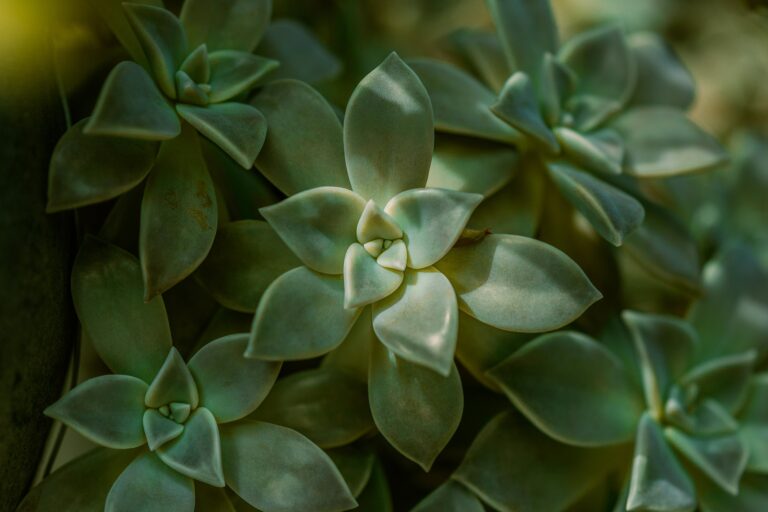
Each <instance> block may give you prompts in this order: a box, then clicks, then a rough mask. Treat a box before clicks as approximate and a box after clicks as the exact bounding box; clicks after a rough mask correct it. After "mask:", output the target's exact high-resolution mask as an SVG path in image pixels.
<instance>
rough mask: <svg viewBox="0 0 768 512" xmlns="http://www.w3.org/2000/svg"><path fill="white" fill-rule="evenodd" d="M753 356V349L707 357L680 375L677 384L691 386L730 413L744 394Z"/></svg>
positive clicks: (745, 393) (754, 354)
mask: <svg viewBox="0 0 768 512" xmlns="http://www.w3.org/2000/svg"><path fill="white" fill-rule="evenodd" d="M756 360H757V353H756V352H755V351H754V350H750V351H747V352H742V353H740V354H733V355H727V356H722V357H718V358H714V359H710V360H708V361H706V362H704V363H701V364H699V365H697V366H695V367H694V368H691V369H690V370H689V371H688V372H686V374H685V375H683V376H682V377H681V378H680V381H679V382H680V385H681V386H694V387H695V388H696V389H697V393H698V394H699V395H700V396H703V397H708V398H711V399H713V400H716V401H717V402H718V403H719V404H720V405H722V406H723V407H725V409H726V410H727V411H728V412H730V413H731V414H734V413H735V412H737V411H738V410H739V409H740V408H741V406H742V405H744V400H746V398H747V393H748V392H749V384H750V379H751V378H752V371H753V368H754V366H755V362H756Z"/></svg>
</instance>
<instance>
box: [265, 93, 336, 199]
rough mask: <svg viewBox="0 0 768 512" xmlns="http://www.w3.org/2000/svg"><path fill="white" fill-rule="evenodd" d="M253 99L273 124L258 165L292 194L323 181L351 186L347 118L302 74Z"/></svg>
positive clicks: (277, 183) (270, 124)
mask: <svg viewBox="0 0 768 512" xmlns="http://www.w3.org/2000/svg"><path fill="white" fill-rule="evenodd" d="M251 104H252V105H253V106H255V107H256V108H258V109H259V110H260V111H261V112H262V113H263V114H264V117H266V119H267V123H268V124H269V131H268V133H267V140H266V141H265V142H264V148H263V149H262V151H261V153H259V156H258V158H257V159H256V167H257V168H258V169H259V171H261V173H262V174H264V176H266V177H267V179H268V180H269V181H271V182H272V183H273V184H274V185H275V186H276V187H277V188H279V189H280V190H281V191H282V192H283V193H285V194H287V195H293V194H296V193H298V192H301V191H303V190H308V189H311V188H315V187H322V186H334V187H342V188H347V189H348V188H351V186H350V184H349V178H348V177H347V171H346V164H345V163H344V142H343V140H342V129H341V122H340V121H339V118H338V116H337V115H336V112H334V110H333V107H331V105H330V104H328V102H327V101H326V100H325V98H323V96H322V95H321V94H320V93H319V92H317V91H316V90H314V89H313V88H312V87H310V86H309V85H307V84H305V83H303V82H299V81H297V80H280V81H276V82H272V83H270V84H268V85H267V86H266V87H264V88H263V89H262V90H261V91H260V92H259V94H258V95H257V96H256V97H255V98H254V99H253V100H252V101H251ZM320 133H321V134H323V136H322V137H317V136H316V134H320Z"/></svg>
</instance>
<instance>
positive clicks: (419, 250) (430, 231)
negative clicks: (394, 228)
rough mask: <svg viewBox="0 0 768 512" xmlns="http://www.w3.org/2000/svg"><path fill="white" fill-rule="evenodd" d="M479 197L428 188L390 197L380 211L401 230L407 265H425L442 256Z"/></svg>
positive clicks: (460, 229) (452, 243) (456, 237)
mask: <svg viewBox="0 0 768 512" xmlns="http://www.w3.org/2000/svg"><path fill="white" fill-rule="evenodd" d="M482 200H483V196H481V195H480V194H470V193H467V192H455V191H453V190H443V189H431V188H422V189H416V190H407V191H405V192H401V193H400V194H397V195H396V196H395V197H393V198H392V199H391V200H390V201H389V202H388V203H387V205H386V207H385V208H384V211H386V212H387V213H388V214H389V215H391V216H392V218H393V219H395V221H396V222H397V224H398V225H399V226H400V228H401V229H402V230H403V232H404V233H405V234H404V241H405V244H406V245H407V247H408V266H409V267H411V268H415V269H420V268H426V267H428V266H430V265H432V264H434V263H435V262H436V261H438V260H440V258H442V257H443V256H445V255H446V254H447V253H448V251H449V250H450V249H451V247H453V245H454V244H455V243H456V240H458V239H459V236H460V235H461V232H462V230H463V229H464V227H465V226H466V224H467V221H468V220H469V217H470V216H471V215H472V212H473V211H474V209H475V208H476V207H477V205H478V204H480V201H482Z"/></svg>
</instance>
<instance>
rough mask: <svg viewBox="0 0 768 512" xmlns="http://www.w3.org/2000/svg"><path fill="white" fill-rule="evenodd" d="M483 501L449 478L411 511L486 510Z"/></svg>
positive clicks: (471, 511)
mask: <svg viewBox="0 0 768 512" xmlns="http://www.w3.org/2000/svg"><path fill="white" fill-rule="evenodd" d="M484 510H485V508H484V507H483V503H482V502H481V501H480V500H479V499H478V498H477V496H475V495H474V494H472V493H471V492H470V491H469V490H468V489H467V488H466V487H464V486H463V485H461V484H460V483H459V482H457V481H455V480H448V481H447V482H445V483H444V484H442V485H441V486H440V487H438V488H437V489H435V490H434V491H432V492H431V493H429V494H428V495H427V497H426V498H424V499H423V500H421V501H420V502H419V503H418V504H417V505H416V506H415V507H413V508H412V509H411V512H484Z"/></svg>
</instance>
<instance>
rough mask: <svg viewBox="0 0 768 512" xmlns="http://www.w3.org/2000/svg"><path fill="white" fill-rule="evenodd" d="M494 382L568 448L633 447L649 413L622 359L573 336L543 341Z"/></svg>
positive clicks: (496, 373) (510, 361)
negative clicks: (640, 423)
mask: <svg viewBox="0 0 768 512" xmlns="http://www.w3.org/2000/svg"><path fill="white" fill-rule="evenodd" d="M489 376H490V377H491V378H492V379H494V380H495V381H496V382H497V383H498V384H499V386H501V388H502V390H504V392H505V393H506V395H507V396H508V397H509V398H510V400H512V402H513V403H514V404H515V405H516V406H517V408H518V409H519V410H521V411H522V412H523V413H524V414H525V415H526V416H527V417H528V419H530V420H531V421H532V422H533V423H534V424H535V425H536V426H538V427H539V428H540V429H541V430H542V431H543V432H545V433H546V434H548V435H549V436H551V437H553V438H555V439H557V440H558V441H561V442H564V443H568V444H574V445H580V446H602V445H608V444H616V443H622V442H625V441H629V440H631V439H632V438H633V436H634V434H635V426H636V425H637V420H638V419H639V418H640V415H641V414H642V412H643V405H644V404H643V401H642V395H641V394H640V393H639V390H638V389H635V388H634V387H633V386H632V382H631V381H630V379H629V378H627V376H626V375H625V371H624V368H623V366H622V364H621V362H620V361H619V359H618V358H616V357H615V356H614V355H613V354H612V353H611V352H609V351H608V350H607V349H606V348H604V347H603V346H602V345H600V344H599V343H598V342H596V341H594V340H593V339H591V338H589V337H587V336H585V335H583V334H580V333H577V332H573V331H564V332H558V333H552V334H547V335H544V336H541V337H539V338H537V339H536V340H534V341H532V342H530V343H528V344H527V345H525V346H523V348H521V349H520V350H518V351H517V352H515V353H514V354H512V355H511V356H510V357H508V358H507V359H506V360H505V361H504V362H502V363H501V364H500V365H498V366H497V367H495V368H493V369H492V370H490V372H489Z"/></svg>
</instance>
